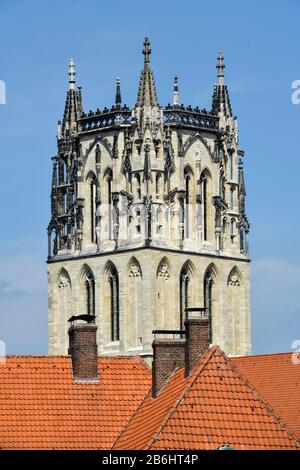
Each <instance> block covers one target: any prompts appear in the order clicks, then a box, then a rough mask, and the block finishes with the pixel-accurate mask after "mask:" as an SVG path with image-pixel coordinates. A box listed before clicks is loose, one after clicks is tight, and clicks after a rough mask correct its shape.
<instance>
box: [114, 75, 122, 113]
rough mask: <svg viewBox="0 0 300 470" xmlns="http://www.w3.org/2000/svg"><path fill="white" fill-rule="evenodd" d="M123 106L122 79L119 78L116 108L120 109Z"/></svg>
mask: <svg viewBox="0 0 300 470" xmlns="http://www.w3.org/2000/svg"><path fill="white" fill-rule="evenodd" d="M121 104H122V97H121V86H120V78H119V77H117V86H116V99H115V105H116V107H118V108H119V107H120V106H121Z"/></svg>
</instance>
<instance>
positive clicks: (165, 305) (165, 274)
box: [154, 258, 176, 329]
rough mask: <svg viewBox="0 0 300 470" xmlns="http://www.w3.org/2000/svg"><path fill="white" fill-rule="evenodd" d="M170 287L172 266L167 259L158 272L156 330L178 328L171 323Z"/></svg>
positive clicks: (162, 261) (158, 268) (160, 265)
mask: <svg viewBox="0 0 300 470" xmlns="http://www.w3.org/2000/svg"><path fill="white" fill-rule="evenodd" d="M170 287H171V285H170V265H169V262H168V260H167V258H163V259H162V260H161V261H160V263H159V265H158V267H157V271H156V308H155V322H154V327H155V329H167V328H172V327H176V325H172V323H171V322H172V319H171V315H170V294H171V292H170V290H169V289H170Z"/></svg>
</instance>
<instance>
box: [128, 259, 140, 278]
mask: <svg viewBox="0 0 300 470" xmlns="http://www.w3.org/2000/svg"><path fill="white" fill-rule="evenodd" d="M129 277H142V272H141V268H140V266H139V265H138V264H137V262H136V261H135V260H133V261H132V262H131V265H130V268H129Z"/></svg>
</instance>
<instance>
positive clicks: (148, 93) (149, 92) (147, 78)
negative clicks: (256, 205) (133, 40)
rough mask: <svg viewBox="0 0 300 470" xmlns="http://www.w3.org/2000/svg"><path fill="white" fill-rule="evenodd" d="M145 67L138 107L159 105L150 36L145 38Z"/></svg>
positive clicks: (139, 91)
mask: <svg viewBox="0 0 300 470" xmlns="http://www.w3.org/2000/svg"><path fill="white" fill-rule="evenodd" d="M143 54H144V56H145V57H144V68H143V70H142V73H141V78H140V83H139V90H138V96H137V102H136V106H137V107H150V106H159V105H158V100H157V95H156V89H155V82H154V76H153V72H152V70H151V65H150V54H151V48H150V42H149V39H148V38H145V40H144V48H143Z"/></svg>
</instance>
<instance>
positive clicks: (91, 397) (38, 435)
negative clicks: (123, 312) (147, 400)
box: [0, 356, 151, 449]
mask: <svg viewBox="0 0 300 470" xmlns="http://www.w3.org/2000/svg"><path fill="white" fill-rule="evenodd" d="M99 375H100V380H99V382H98V383H75V382H73V380H72V371H71V361H70V358H69V357H61V356H60V357H53V356H9V357H8V358H7V361H6V363H5V364H0V448H1V449H108V448H110V447H111V446H112V444H113V443H114V441H115V439H116V438H117V436H118V435H119V434H120V432H121V431H122V429H123V428H124V426H125V425H126V423H127V422H128V420H129V418H130V416H131V415H132V414H133V412H134V411H135V410H136V409H137V407H138V406H139V404H140V402H141V401H142V399H143V398H144V397H145V395H146V393H147V391H148V390H149V388H150V386H151V373H150V370H149V368H148V367H147V366H146V365H145V363H144V362H143V361H142V360H140V359H139V358H132V357H131V358H129V357H118V358H100V359H99Z"/></svg>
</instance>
